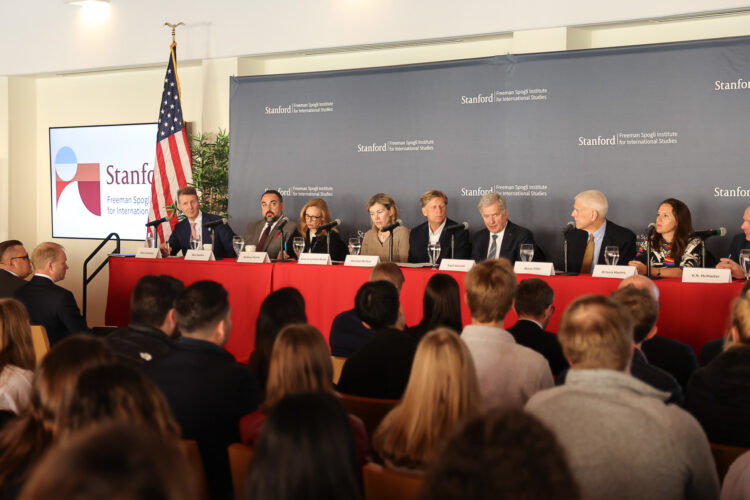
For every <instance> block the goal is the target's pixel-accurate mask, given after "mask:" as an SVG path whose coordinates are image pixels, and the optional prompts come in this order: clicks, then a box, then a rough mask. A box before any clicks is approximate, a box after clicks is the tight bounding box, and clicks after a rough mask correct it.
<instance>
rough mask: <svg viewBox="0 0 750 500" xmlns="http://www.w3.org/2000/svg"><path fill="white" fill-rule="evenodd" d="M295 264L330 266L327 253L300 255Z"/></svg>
mask: <svg viewBox="0 0 750 500" xmlns="http://www.w3.org/2000/svg"><path fill="white" fill-rule="evenodd" d="M297 264H317V265H319V266H330V265H331V256H330V255H329V254H327V253H301V254H300V255H299V258H298V259H297Z"/></svg>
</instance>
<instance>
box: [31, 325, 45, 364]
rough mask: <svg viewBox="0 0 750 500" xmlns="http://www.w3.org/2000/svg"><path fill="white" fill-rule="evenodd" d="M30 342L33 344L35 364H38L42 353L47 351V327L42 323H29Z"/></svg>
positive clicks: (42, 355)
mask: <svg viewBox="0 0 750 500" xmlns="http://www.w3.org/2000/svg"><path fill="white" fill-rule="evenodd" d="M31 343H32V344H33V345H34V353H35V354H36V364H39V362H40V361H41V360H42V358H43V357H44V355H45V354H47V353H48V352H49V337H47V329H46V328H44V327H43V326H42V325H31Z"/></svg>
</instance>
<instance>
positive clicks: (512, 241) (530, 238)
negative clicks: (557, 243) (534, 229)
mask: <svg viewBox="0 0 750 500" xmlns="http://www.w3.org/2000/svg"><path fill="white" fill-rule="evenodd" d="M522 243H530V244H532V245H534V259H533V260H535V261H544V252H542V250H541V249H540V248H539V247H538V246H536V244H535V243H534V235H533V234H531V231H529V230H528V229H526V228H525V227H521V226H519V225H518V224H513V223H512V222H511V221H508V223H507V224H506V225H505V232H504V233H503V242H502V243H501V244H500V257H502V258H505V259H508V260H509V261H510V262H511V263H514V262H515V261H517V260H521V254H520V252H521V244H522ZM489 250H490V232H489V231H488V230H487V228H484V229H482V230H481V231H479V232H478V233H477V234H475V235H474V236H473V237H472V239H471V258H472V259H474V260H475V261H477V262H479V261H482V260H485V259H487V252H489Z"/></svg>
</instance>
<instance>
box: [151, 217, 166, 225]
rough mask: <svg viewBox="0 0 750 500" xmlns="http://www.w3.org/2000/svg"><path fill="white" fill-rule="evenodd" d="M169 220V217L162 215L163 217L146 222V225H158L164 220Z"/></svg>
mask: <svg viewBox="0 0 750 500" xmlns="http://www.w3.org/2000/svg"><path fill="white" fill-rule="evenodd" d="M168 220H169V217H162V218H161V219H156V220H152V221H151V222H147V223H146V227H153V226H158V225H159V224H161V223H162V222H167V221H168Z"/></svg>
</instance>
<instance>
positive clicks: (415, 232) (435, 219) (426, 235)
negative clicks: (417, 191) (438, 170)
mask: <svg viewBox="0 0 750 500" xmlns="http://www.w3.org/2000/svg"><path fill="white" fill-rule="evenodd" d="M419 204H420V205H421V207H422V215H424V216H425V217H427V222H424V223H422V224H420V225H418V226H417V227H415V228H414V229H412V230H411V232H410V233H409V262H414V263H418V262H429V261H430V257H429V255H428V254H427V246H428V245H429V244H430V243H433V242H437V243H440V256H439V257H438V260H437V261H438V263H440V262H441V261H442V260H443V257H447V258H449V259H450V258H454V259H468V258H470V256H471V247H470V246H469V232H468V231H467V230H466V229H464V228H461V229H458V230H453V231H451V233H449V232H448V231H446V230H445V228H446V227H451V226H455V225H456V222H455V221H453V220H451V219H449V218H448V217H447V215H446V214H447V211H448V197H447V196H446V195H445V193H444V192H442V191H438V190H437V189H432V190H430V191H427V192H426V193H425V194H423V195H422V197H421V198H419ZM451 234H453V239H454V252H453V257H451Z"/></svg>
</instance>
